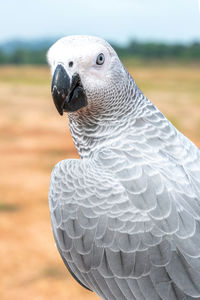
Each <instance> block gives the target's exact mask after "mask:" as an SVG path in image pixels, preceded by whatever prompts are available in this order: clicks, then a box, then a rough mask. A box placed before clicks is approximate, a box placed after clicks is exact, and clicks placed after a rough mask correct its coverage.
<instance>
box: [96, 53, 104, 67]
mask: <svg viewBox="0 0 200 300" xmlns="http://www.w3.org/2000/svg"><path fill="white" fill-rule="evenodd" d="M104 61H105V56H104V54H103V53H100V54H99V55H98V56H97V59H96V64H97V65H103V63H104Z"/></svg>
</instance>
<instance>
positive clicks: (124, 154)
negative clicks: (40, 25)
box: [48, 36, 200, 300]
mask: <svg viewBox="0 0 200 300" xmlns="http://www.w3.org/2000/svg"><path fill="white" fill-rule="evenodd" d="M100 53H103V55H104V57H105V61H104V63H103V64H102V65H97V64H96V57H97V56H98V55H99V54H100ZM48 60H49V64H50V66H51V70H52V75H53V74H54V72H55V68H56V66H57V65H58V64H62V66H63V68H64V69H65V70H66V72H67V74H69V77H70V78H71V76H72V75H73V74H74V73H78V74H79V76H80V78H81V82H82V85H83V88H84V89H85V93H86V95H87V101H88V104H87V106H85V107H83V108H80V109H79V110H77V111H75V112H69V113H68V118H69V126H70V130H71V133H72V137H73V140H74V143H75V145H76V147H77V149H78V152H79V154H80V159H66V160H63V161H61V162H59V163H58V164H57V165H56V166H55V168H54V170H53V172H52V175H51V182H50V189H49V204H50V213H51V220H52V228H53V233H54V237H55V241H56V244H57V247H58V250H59V252H60V255H61V257H62V259H63V261H64V263H65V265H66V266H67V268H68V269H69V271H70V272H71V274H72V275H73V276H74V278H75V279H76V280H78V282H79V283H80V284H82V285H83V286H84V287H86V288H88V289H90V290H92V291H94V292H96V293H97V294H98V295H99V296H100V298H101V299H103V300H145V299H146V300H157V299H158V300H161V299H162V300H176V299H178V300H180V299H183V300H186V299H188V300H189V299H190V300H191V299H200V151H199V149H198V148H197V147H196V146H195V145H194V144H193V143H192V142H191V141H190V140H188V139H187V138H186V137H185V136H184V135H182V134H181V133H180V132H179V131H178V130H177V129H176V128H175V127H174V126H173V125H172V124H171V123H170V122H169V121H168V120H167V119H166V118H165V116H164V115H163V114H162V113H161V112H160V111H159V110H158V109H157V108H156V107H155V106H154V105H153V104H152V103H151V102H150V101H149V100H148V99H147V98H146V97H145V96H144V95H143V93H142V92H141V90H140V89H139V88H138V87H137V85H136V83H135V81H134V80H133V79H132V77H131V76H130V75H129V73H128V71H127V70H126V69H125V67H124V66H123V64H122V63H121V62H120V60H119V58H118V56H117V54H116V53H115V51H114V50H113V49H112V48H111V46H110V45H109V44H108V43H107V42H105V41H104V40H102V39H100V38H97V37H90V36H71V37H66V38H63V39H61V40H59V41H58V42H56V43H55V44H54V45H53V46H52V47H51V48H50V50H49V52H48ZM69 62H73V67H69Z"/></svg>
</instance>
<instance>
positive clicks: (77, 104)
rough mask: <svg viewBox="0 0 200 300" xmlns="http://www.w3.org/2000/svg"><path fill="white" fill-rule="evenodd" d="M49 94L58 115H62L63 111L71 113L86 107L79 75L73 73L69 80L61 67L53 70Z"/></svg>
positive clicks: (85, 98)
mask: <svg viewBox="0 0 200 300" xmlns="http://www.w3.org/2000/svg"><path fill="white" fill-rule="evenodd" d="M51 93H52V97H53V101H54V104H55V106H56V108H57V110H58V112H59V114H60V115H63V111H68V112H73V111H77V110H79V109H80V108H82V107H84V106H86V105H87V96H86V93H85V91H84V89H83V86H82V83H81V79H80V76H79V74H77V73H75V74H74V75H73V76H72V78H71V79H70V77H69V75H68V74H67V72H66V71H65V69H64V67H63V66H62V65H58V66H57V67H56V69H55V72H54V75H53V79H52V85H51Z"/></svg>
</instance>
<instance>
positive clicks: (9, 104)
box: [0, 66, 200, 300]
mask: <svg viewBox="0 0 200 300" xmlns="http://www.w3.org/2000/svg"><path fill="white" fill-rule="evenodd" d="M130 71H131V73H132V74H133V76H134V78H135V79H136V81H137V83H138V84H139V86H140V87H141V89H142V90H143V91H144V92H145V94H146V95H147V96H148V97H149V98H150V99H151V100H152V101H153V102H154V103H155V104H156V105H157V106H158V107H159V108H160V109H161V110H162V111H163V112H164V113H165V114H166V115H167V116H168V117H169V119H170V120H171V121H172V122H173V123H174V124H175V125H176V126H177V127H178V128H179V129H180V130H181V131H182V132H183V133H184V134H186V135H187V136H188V137H190V138H191V139H192V140H193V141H194V142H195V143H197V144H198V145H199V146H200V85H199V82H200V72H199V69H198V68H197V67H196V66H190V67H187V68H186V67H185V68H184V67H176V68H174V67H173V66H165V67H162V66H155V67H154V66H140V67H138V66H135V67H134V66H133V67H131V69H130ZM0 106H1V118H0V134H1V140H0V165H1V168H0V172H1V174H0V175H1V181H0V190H1V193H0V237H1V238H0V257H1V263H0V264H1V268H0V299H2V300H13V299H15V300H25V299H29V300H43V299H44V300H46V299H48V300H51V299H52V300H53V299H59V300H62V299H65V300H68V299H74V300H80V299H86V300H92V299H93V300H95V299H99V298H98V297H96V296H95V295H94V293H91V292H88V291H86V290H85V289H83V288H82V287H80V286H79V285H78V284H77V283H76V282H75V281H74V280H73V279H72V278H71V276H70V275H69V273H68V272H67V271H66V269H65V267H64V265H63V263H62V261H61V259H60V257H59V254H58V252H57V250H56V247H55V244H54V240H53V236H52V232H51V225H50V218H49V209H48V185H49V177H50V172H51V170H52V168H53V166H54V165H55V164H56V163H57V162H58V161H59V160H62V159H64V158H71V157H78V155H77V153H76V150H75V148H74V145H73V142H72V139H71V136H70V133H69V130H68V127H67V118H66V116H64V117H62V118H61V117H59V115H58V114H57V112H56V110H55V108H54V105H53V102H52V100H51V95H50V75H49V71H48V69H47V68H45V67H43V68H35V67H18V68H16V67H1V68H0Z"/></svg>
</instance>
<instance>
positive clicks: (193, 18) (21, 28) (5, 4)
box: [0, 0, 200, 43]
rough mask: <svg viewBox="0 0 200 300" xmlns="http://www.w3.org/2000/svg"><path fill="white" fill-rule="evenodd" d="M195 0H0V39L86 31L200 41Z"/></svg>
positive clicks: (109, 35) (125, 37) (113, 36)
mask: <svg viewBox="0 0 200 300" xmlns="http://www.w3.org/2000/svg"><path fill="white" fill-rule="evenodd" d="M199 2H200V0H35V1H28V0H5V1H4V0H2V1H1V6H0V42H2V41H7V40H10V39H13V38H20V39H23V38H26V39H32V38H38V37H39V38H49V37H53V38H54V37H61V36H65V35H71V34H91V35H97V36H101V37H103V38H106V39H108V40H110V41H115V42H119V43H121V42H122V43H124V42H126V41H128V40H129V39H131V38H137V39H139V40H160V41H170V42H174V41H181V42H187V41H193V40H197V39H198V40H200V9H199V8H198V3H199Z"/></svg>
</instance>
